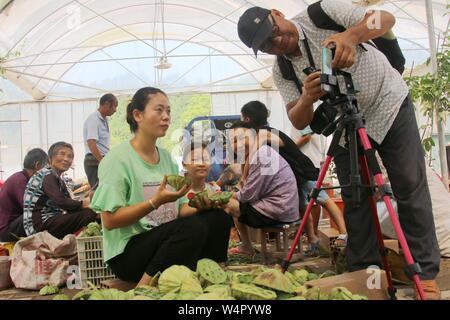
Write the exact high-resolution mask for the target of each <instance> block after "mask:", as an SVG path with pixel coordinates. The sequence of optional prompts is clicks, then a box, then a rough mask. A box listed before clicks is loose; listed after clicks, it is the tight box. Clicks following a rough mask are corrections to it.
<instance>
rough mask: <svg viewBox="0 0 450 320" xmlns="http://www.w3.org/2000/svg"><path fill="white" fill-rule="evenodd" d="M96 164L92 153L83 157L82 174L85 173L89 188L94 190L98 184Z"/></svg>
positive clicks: (96, 161)
mask: <svg viewBox="0 0 450 320" xmlns="http://www.w3.org/2000/svg"><path fill="white" fill-rule="evenodd" d="M98 164H99V162H98V160H97V159H96V158H95V157H94V155H93V154H92V153H88V154H87V155H86V156H85V157H84V172H86V175H87V178H88V181H89V185H90V186H91V188H96V187H97V184H98Z"/></svg>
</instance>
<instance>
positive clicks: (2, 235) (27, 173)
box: [0, 148, 48, 242]
mask: <svg viewBox="0 0 450 320" xmlns="http://www.w3.org/2000/svg"><path fill="white" fill-rule="evenodd" d="M47 164H48V157H47V153H45V151H44V150H42V149H39V148H35V149H32V150H30V151H28V153H27V154H26V156H25V159H24V160H23V170H22V171H20V172H16V173H15V174H13V175H12V176H11V177H9V178H8V179H7V180H6V182H5V185H4V186H3V188H2V189H1V190H0V241H4V242H8V241H16V240H17V237H26V234H25V230H24V229H23V195H24V193H25V188H26V186H27V183H28V180H30V178H31V177H32V176H33V175H34V174H35V173H36V172H38V171H39V170H41V169H42V168H43V167H44V166H46V165H47Z"/></svg>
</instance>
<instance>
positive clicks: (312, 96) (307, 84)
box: [302, 71, 326, 104]
mask: <svg viewBox="0 0 450 320" xmlns="http://www.w3.org/2000/svg"><path fill="white" fill-rule="evenodd" d="M325 94H326V92H324V91H322V89H321V87H320V71H316V72H314V73H311V74H310V75H309V76H307V77H306V79H305V81H304V83H303V94H302V95H303V96H304V97H305V98H306V99H308V101H310V102H311V104H313V103H315V102H316V101H317V100H319V99H320V98H322V97H323V96H324V95H325Z"/></svg>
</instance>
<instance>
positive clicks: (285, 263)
mask: <svg viewBox="0 0 450 320" xmlns="http://www.w3.org/2000/svg"><path fill="white" fill-rule="evenodd" d="M332 158H333V157H332V156H328V157H327V158H326V160H325V164H324V165H323V167H322V170H321V171H320V174H319V179H318V180H317V182H316V189H319V188H321V187H322V183H323V180H324V179H325V175H326V173H327V170H328V167H329V166H330V163H331V160H332ZM314 202H315V199H314V197H313V198H311V200H310V201H309V203H308V206H307V207H306V211H305V214H304V215H303V219H302V223H301V224H300V227H299V228H298V230H297V233H296V234H295V239H294V242H293V243H292V245H291V248H290V249H289V252H288V255H287V257H286V258H285V259H284V260H283V262H282V263H281V270H282V272H283V273H284V272H285V271H286V270H287V268H288V267H289V264H290V262H291V259H292V256H293V255H294V251H295V247H296V246H297V243H298V242H299V241H300V237H301V235H302V232H303V229H304V228H305V225H306V221H308V218H309V215H310V214H311V210H312V207H313V206H314Z"/></svg>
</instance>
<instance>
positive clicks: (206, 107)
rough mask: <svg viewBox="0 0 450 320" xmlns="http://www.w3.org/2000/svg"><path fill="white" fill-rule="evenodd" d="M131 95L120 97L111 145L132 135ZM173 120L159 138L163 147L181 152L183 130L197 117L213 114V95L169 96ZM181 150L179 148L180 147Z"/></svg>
mask: <svg viewBox="0 0 450 320" xmlns="http://www.w3.org/2000/svg"><path fill="white" fill-rule="evenodd" d="M130 99H131V96H122V97H119V105H118V107H117V112H116V113H115V114H114V115H113V116H112V117H111V121H110V123H109V128H110V131H111V147H112V148H114V146H116V145H118V144H119V143H121V142H123V141H126V140H129V139H130V138H131V137H132V134H131V133H130V127H129V126H128V123H127V121H126V109H127V105H128V103H129V101H130ZM169 101H170V108H171V115H172V120H171V121H172V122H171V125H170V127H169V130H168V131H167V134H166V136H165V137H164V138H162V139H159V142H158V145H159V146H160V147H161V148H164V149H166V150H168V151H169V152H174V153H173V154H178V155H180V154H181V149H179V141H180V137H181V130H182V129H183V128H184V127H185V126H186V125H187V124H188V123H189V122H190V121H191V120H192V119H194V118H195V117H199V116H209V115H211V96H210V95H209V94H196V95H178V96H169ZM177 148H178V149H179V150H178V149H177Z"/></svg>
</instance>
